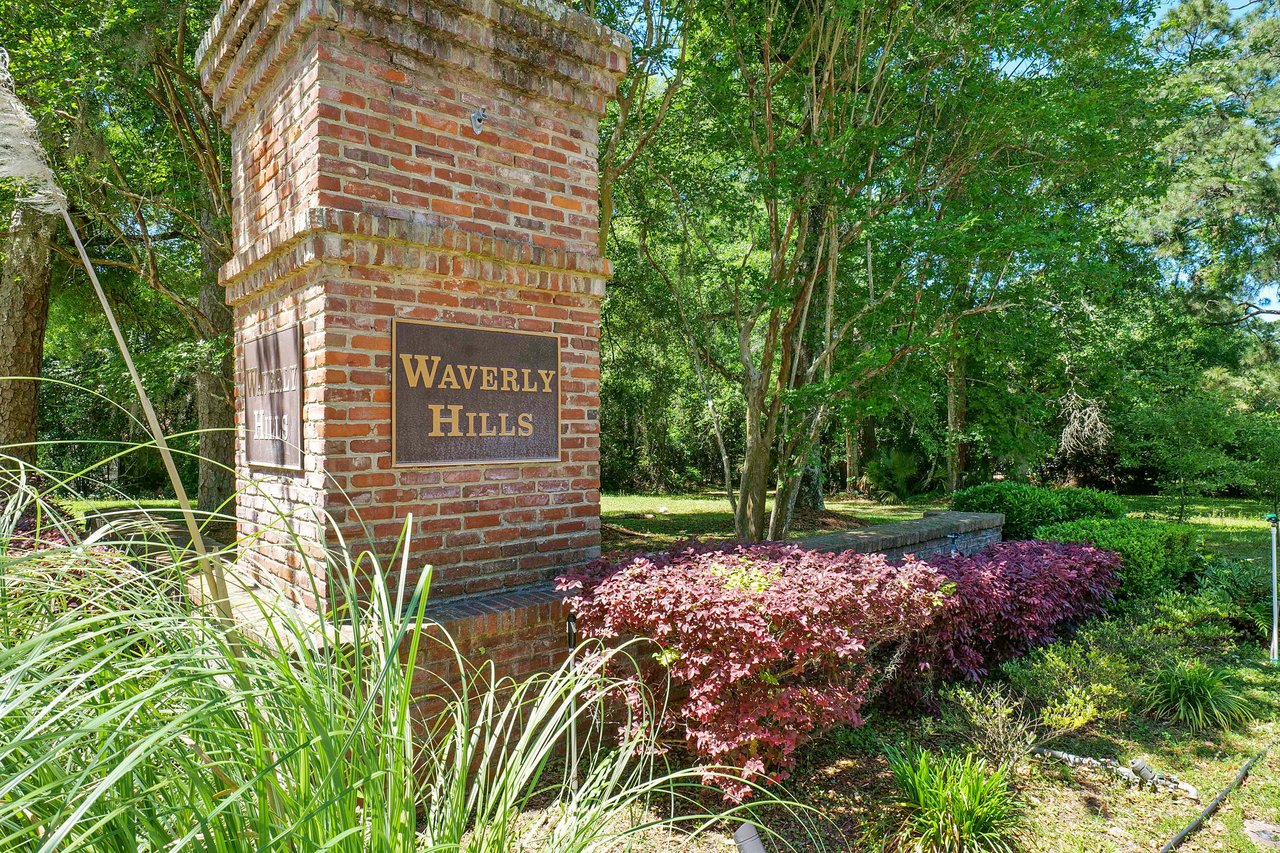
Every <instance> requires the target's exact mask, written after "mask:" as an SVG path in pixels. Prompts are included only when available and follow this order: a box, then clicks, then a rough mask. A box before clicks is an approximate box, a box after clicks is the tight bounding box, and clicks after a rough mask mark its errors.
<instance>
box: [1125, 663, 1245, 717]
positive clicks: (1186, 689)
mask: <svg viewBox="0 0 1280 853" xmlns="http://www.w3.org/2000/svg"><path fill="white" fill-rule="evenodd" d="M1142 695H1143V703H1144V704H1143V708H1144V710H1145V711H1146V712H1147V713H1149V714H1152V715H1153V716H1155V717H1157V718H1159V719H1162V720H1167V721H1169V722H1174V723H1178V724H1181V725H1184V726H1186V727H1187V728H1189V729H1190V730H1191V731H1193V732H1199V731H1204V730H1205V729H1209V728H1216V729H1226V728H1231V727H1232V726H1235V725H1238V724H1240V723H1244V722H1248V721H1249V720H1252V719H1253V718H1254V713H1255V712H1254V703H1253V701H1252V700H1251V699H1250V698H1249V696H1248V695H1247V694H1246V693H1245V692H1244V691H1243V690H1242V689H1241V688H1240V687H1239V685H1238V684H1237V683H1236V680H1235V678H1234V677H1233V675H1232V673H1231V672H1230V671H1229V670H1227V669H1223V668H1219V667H1213V666H1209V665H1208V664H1206V663H1204V662H1202V661H1199V660H1191V661H1174V662H1172V663H1169V664H1166V665H1165V666H1162V667H1160V668H1159V669H1158V670H1156V671H1155V673H1153V674H1152V676H1151V678H1150V680H1149V681H1148V682H1147V684H1146V685H1145V686H1144V689H1143V694H1142Z"/></svg>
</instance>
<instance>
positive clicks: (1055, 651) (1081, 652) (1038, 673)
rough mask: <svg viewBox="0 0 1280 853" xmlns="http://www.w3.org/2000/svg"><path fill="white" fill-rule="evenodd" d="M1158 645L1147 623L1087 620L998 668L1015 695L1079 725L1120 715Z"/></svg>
mask: <svg viewBox="0 0 1280 853" xmlns="http://www.w3.org/2000/svg"><path fill="white" fill-rule="evenodd" d="M1160 648H1161V644H1160V642H1159V640H1158V639H1157V638H1156V636H1155V635H1154V633H1153V632H1152V631H1151V630H1150V629H1149V628H1147V627H1144V626H1140V625H1136V624H1133V623H1131V622H1130V621H1128V620H1127V619H1115V618H1113V619H1100V620H1095V621H1094V622H1091V623H1089V624H1088V625H1086V626H1085V627H1084V628H1082V629H1081V630H1080V631H1079V632H1077V634H1076V636H1075V637H1073V638H1072V639H1070V640H1060V641H1059V642H1056V643H1053V644H1051V645H1048V646H1044V647H1042V648H1039V649H1036V650H1034V651H1032V652H1031V653H1029V654H1028V655H1026V656H1025V657H1022V658H1018V659H1016V660H1012V661H1008V662H1007V663H1005V664H1004V665H1003V666H1002V667H1001V670H1002V671H1003V673H1004V675H1005V677H1006V678H1008V679H1009V683H1010V684H1011V685H1012V686H1013V687H1014V688H1015V689H1016V690H1017V692H1018V693H1019V695H1021V696H1023V697H1025V698H1026V699H1027V701H1029V702H1030V703H1031V704H1032V705H1033V706H1034V707H1036V708H1039V709H1042V713H1045V714H1046V715H1047V716H1049V717H1051V718H1053V719H1054V721H1055V723H1058V722H1060V723H1066V722H1069V721H1070V720H1071V719H1072V718H1073V717H1074V718H1076V719H1079V721H1080V726H1079V727H1083V726H1085V725H1089V724H1091V723H1093V722H1096V721H1104V720H1114V719H1119V718H1122V717H1124V716H1125V715H1126V714H1127V713H1128V712H1129V710H1130V707H1131V703H1132V694H1133V689H1132V688H1133V684H1134V683H1135V681H1136V680H1137V679H1138V678H1139V677H1140V676H1141V674H1142V673H1143V672H1145V671H1146V667H1147V666H1148V665H1149V662H1150V660H1151V656H1153V655H1158V654H1159V653H1160V652H1159V650H1160Z"/></svg>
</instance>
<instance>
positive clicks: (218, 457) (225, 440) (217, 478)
mask: <svg viewBox="0 0 1280 853" xmlns="http://www.w3.org/2000/svg"><path fill="white" fill-rule="evenodd" d="M203 255H204V276H203V281H202V282H201V284H200V303H199V307H200V313H201V314H202V315H203V316H204V318H205V320H206V322H207V324H208V331H209V333H210V335H209V336H210V338H219V337H222V336H224V335H230V334H231V309H229V308H228V307H227V304H226V294H225V292H224V291H223V289H222V285H220V284H219V283H218V258H217V256H216V255H214V254H213V253H212V252H210V251H208V250H207V249H206V250H205V251H204V252H203ZM208 368H209V369H207V370H200V371H198V372H197V373H196V377H195V379H196V383H195V384H196V418H197V424H198V426H199V429H200V463H199V464H200V486H199V497H198V500H197V503H198V505H199V508H200V510H201V511H202V512H221V513H223V514H226V515H228V516H230V515H234V514H235V506H234V505H233V504H231V503H229V501H230V500H231V497H232V494H233V493H234V491H235V464H236V438H235V435H236V434H235V407H234V405H233V404H232V397H231V389H232V384H233V381H234V380H233V375H234V374H233V365H232V359H231V352H230V349H229V348H228V350H227V352H226V354H225V355H224V356H223V357H222V358H220V359H218V360H217V363H216V364H211V365H209V366H208Z"/></svg>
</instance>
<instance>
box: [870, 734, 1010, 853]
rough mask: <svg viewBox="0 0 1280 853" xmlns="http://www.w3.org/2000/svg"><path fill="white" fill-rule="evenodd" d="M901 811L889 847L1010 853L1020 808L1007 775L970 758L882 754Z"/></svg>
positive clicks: (929, 852) (924, 852)
mask: <svg viewBox="0 0 1280 853" xmlns="http://www.w3.org/2000/svg"><path fill="white" fill-rule="evenodd" d="M887 757H888V759H889V767H890V769H891V770H892V772H893V780H894V782H895V783H896V784H897V786H898V789H899V791H900V792H901V794H902V797H903V800H902V802H901V803H900V804H899V806H900V808H901V809H902V810H903V811H904V812H905V818H904V820H903V822H902V826H901V828H900V829H899V830H898V832H897V834H896V837H895V838H894V840H893V847H894V849H897V850H901V851H912V853H954V851H960V850H963V851H973V853H987V851H989V853H1011V851H1014V850H1016V849H1017V847H1018V844H1017V834H1018V832H1019V830H1020V829H1021V828H1022V826H1023V806H1022V803H1021V801H1020V800H1019V799H1018V797H1017V795H1016V794H1015V793H1014V792H1013V790H1012V788H1011V787H1010V779H1009V775H1008V771H1007V770H1005V769H1004V768H999V767H997V768H995V769H990V768H988V766H987V763H986V762H985V761H983V760H982V759H980V758H975V757H974V756H972V755H966V756H963V757H961V756H938V755H935V754H934V753H932V752H929V751H927V750H919V751H905V752H904V751H898V750H889V751H888V752H887Z"/></svg>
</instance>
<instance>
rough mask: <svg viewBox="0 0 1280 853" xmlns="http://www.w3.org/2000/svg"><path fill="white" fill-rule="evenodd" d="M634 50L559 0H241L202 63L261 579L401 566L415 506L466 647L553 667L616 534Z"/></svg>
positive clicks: (521, 667) (249, 516) (219, 23)
mask: <svg viewBox="0 0 1280 853" xmlns="http://www.w3.org/2000/svg"><path fill="white" fill-rule="evenodd" d="M629 50H630V45H629V43H628V42H627V41H626V39H625V38H624V37H622V36H621V35H619V34H617V33H615V32H613V31H611V30H609V29H607V28H605V27H603V26H601V25H600V24H598V23H596V22H595V21H593V20H592V19H590V18H589V17H586V16H584V15H582V14H579V13H577V12H573V11H571V10H569V9H568V8H566V7H564V6H561V5H559V4H558V3H556V2H554V0H359V2H355V0H224V2H223V4H222V7H221V9H220V10H219V13H218V15H217V17H216V19H215V21H214V24H213V26H212V28H211V29H210V31H209V33H208V35H207V36H206V37H205V41H204V43H203V45H202V47H201V58H200V71H201V79H202V82H203V84H204V86H205V88H206V90H207V91H208V92H209V94H210V96H211V97H212V99H213V102H214V105H215V106H216V108H217V109H218V111H219V114H220V118H221V120H222V122H223V124H224V126H225V127H226V128H227V129H228V130H229V132H230V134H231V139H232V184H233V198H234V218H235V221H234V223H233V234H234V244H235V256H234V258H233V259H232V260H231V261H230V262H229V263H227V265H226V266H225V267H224V268H223V269H222V281H223V283H224V284H225V286H226V289H227V300H228V302H229V303H230V304H231V305H232V306H233V309H234V314H235V355H236V374H237V395H236V412H237V420H238V425H239V428H240V439H239V445H238V451H237V472H238V481H239V482H238V485H239V487H240V490H241V498H240V503H239V508H238V513H239V522H238V527H239V529H238V533H239V536H240V538H241V540H242V542H244V543H246V544H245V552H244V554H243V559H242V565H243V566H245V567H248V568H249V569H250V570H251V571H252V572H254V573H255V574H256V575H257V577H258V578H259V579H260V580H262V581H264V582H267V581H269V582H270V583H271V584H272V585H273V586H277V587H280V588H283V589H284V590H285V591H286V592H287V594H289V595H290V596H291V597H292V598H294V599H295V600H296V601H297V602H298V603H300V604H303V605H305V606H308V607H313V608H314V607H317V606H320V604H321V602H322V601H323V600H324V599H325V598H326V597H327V596H328V595H329V594H330V593H331V592H332V590H329V589H327V585H328V584H327V580H326V578H325V575H324V572H325V564H324V555H325V550H326V548H327V547H329V546H333V545H335V544H337V543H338V541H339V540H340V539H341V540H344V541H345V542H346V543H347V544H348V545H349V546H350V547H352V548H353V549H354V550H357V551H358V550H368V551H372V552H373V553H376V554H378V555H379V556H380V557H382V558H383V559H386V558H387V557H389V556H390V554H391V552H392V551H393V550H394V548H395V545H396V542H397V539H398V537H399V536H400V534H401V532H402V530H403V526H404V521H405V519H406V517H407V516H408V515H409V514H410V513H411V514H412V516H413V519H414V521H413V526H412V530H411V531H410V533H411V538H412V548H413V550H412V557H411V561H410V565H411V566H412V567H413V570H414V571H421V569H422V567H423V566H425V565H428V564H430V565H433V566H435V570H434V578H433V587H432V598H433V599H435V600H437V601H439V602H442V603H441V605H439V608H438V609H437V615H438V616H439V617H440V618H441V619H442V620H443V621H445V623H446V625H448V626H450V628H451V630H452V632H453V633H454V635H455V637H456V638H457V639H458V641H459V642H460V644H461V645H462V646H463V647H464V650H465V649H467V648H473V649H478V648H481V647H483V648H485V649H486V650H487V653H489V654H490V655H493V656H494V657H496V658H500V659H501V662H502V663H504V664H505V665H506V667H505V668H506V669H507V670H508V671H512V672H524V671H528V670H532V669H536V668H539V667H541V666H546V665H547V664H548V663H550V662H551V660H552V658H553V656H554V652H555V650H556V649H557V648H559V647H561V646H562V643H563V612H562V607H561V604H560V602H559V596H557V595H556V594H555V593H554V592H553V591H552V590H551V588H550V584H549V581H550V579H551V578H552V577H553V576H554V575H555V574H557V573H559V572H560V571H561V570H563V569H564V568H566V567H570V566H573V565H577V564H581V563H582V562H584V561H586V560H590V559H592V558H594V557H595V556H597V555H598V553H599V432H598V423H597V420H596V417H597V406H598V396H599V378H600V373H599V350H598V345H599V320H600V299H601V296H602V295H603V293H604V285H605V281H606V279H607V278H608V276H609V273H610V267H609V263H608V261H606V260H605V259H603V258H601V257H600V255H599V252H598V249H597V245H598V243H597V230H598V217H597V171H596V170H597V165H596V154H597V144H598V131H597V126H598V121H599V118H600V116H601V115H602V114H603V112H604V108H605V104H606V103H607V101H608V99H609V98H610V97H612V96H613V95H614V92H615V88H616V85H617V81H618V78H619V76H620V75H621V74H622V72H623V70H624V68H625V65H626V61H627V58H628V55H629ZM286 520H287V523H286ZM413 580H414V578H410V579H409V582H410V584H412V582H413ZM313 583H314V587H313ZM317 597H318V598H319V599H321V601H317V600H316V599H317Z"/></svg>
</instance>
